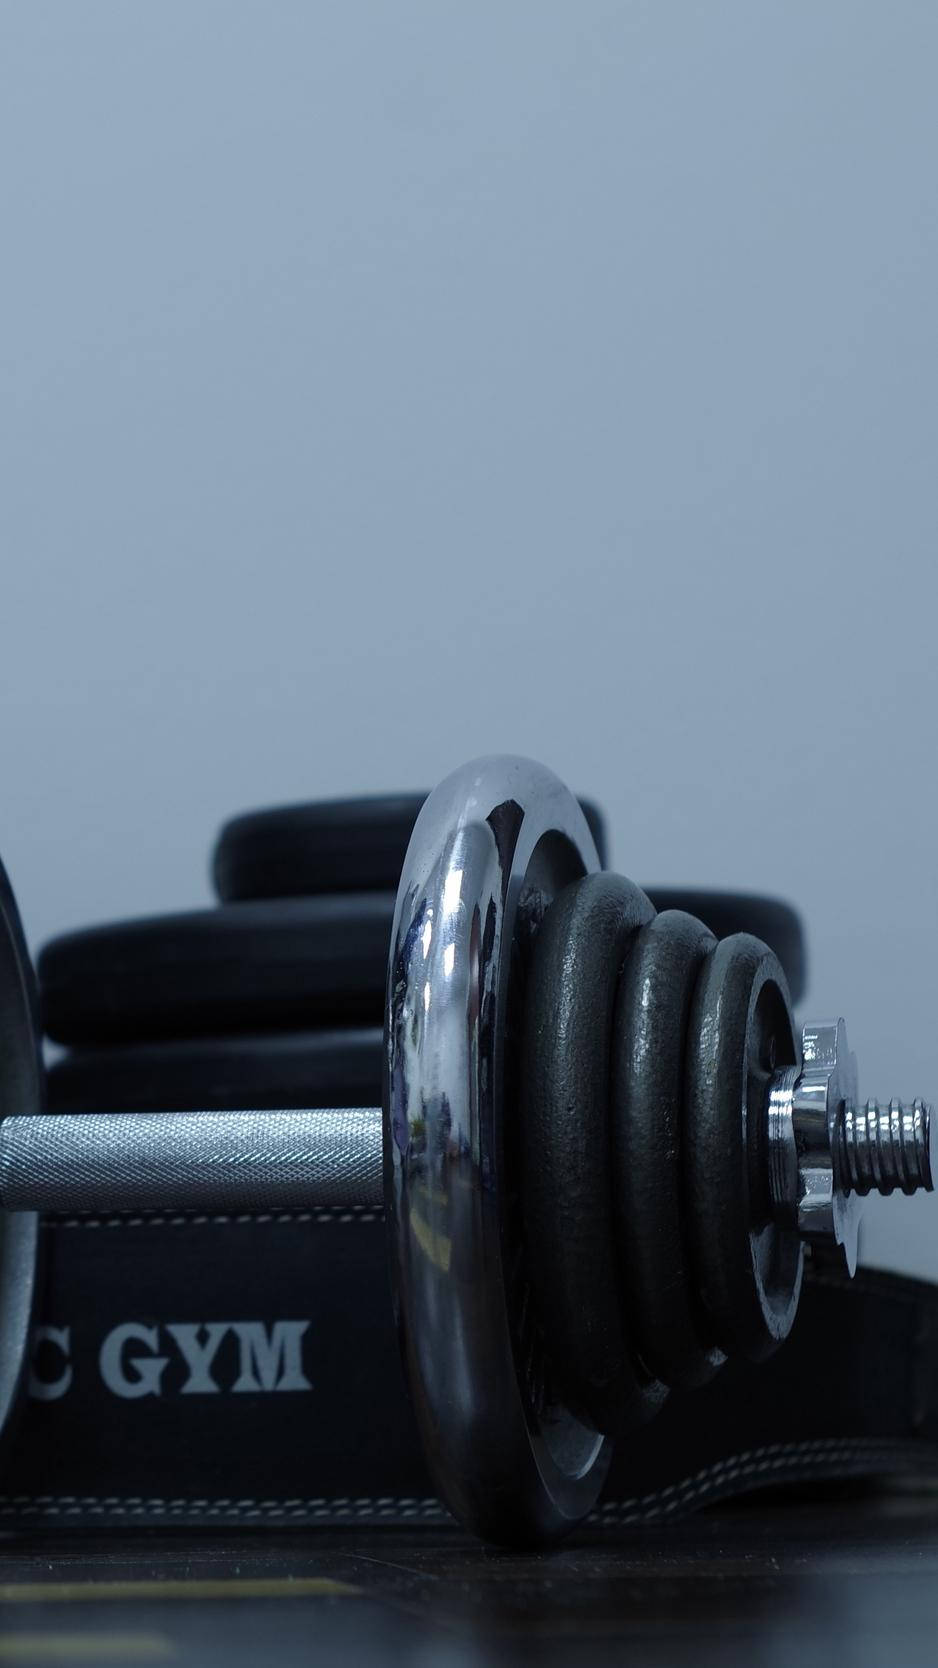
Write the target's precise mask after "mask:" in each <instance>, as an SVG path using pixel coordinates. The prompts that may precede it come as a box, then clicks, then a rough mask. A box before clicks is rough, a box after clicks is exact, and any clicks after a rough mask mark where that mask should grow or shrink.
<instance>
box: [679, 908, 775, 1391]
mask: <svg viewBox="0 0 938 1668" xmlns="http://www.w3.org/2000/svg"><path fill="white" fill-rule="evenodd" d="M796 1058H797V1050H796V1045H795V1038H794V1031H793V1024H792V1017H791V1009H790V1006H789V1001H788V991H787V988H786V985H785V975H784V973H783V972H782V969H781V966H780V964H779V962H778V960H777V959H776V957H775V956H774V955H773V954H772V952H771V951H770V950H767V949H766V947H765V945H764V944H762V943H760V942H759V940H758V939H756V938H750V937H749V935H748V934H747V933H737V934H736V935H735V936H734V937H732V938H724V939H723V941H722V943H720V944H718V945H717V947H716V949H715V950H714V952H713V954H712V955H711V956H708V957H707V959H706V961H705V962H704V964H703V967H702V968H701V971H700V974H699V977H698V979H697V985H696V989H695V991H694V998H693V1002H692V1004H691V1014H690V1021H689V1025H688V1036H687V1054H686V1076H685V1085H686V1088H685V1097H686V1098H685V1121H684V1137H685V1150H686V1154H687V1159H686V1165H685V1185H686V1189H687V1201H688V1207H689V1209H688V1219H689V1226H690V1239H691V1248H692V1255H693V1261H694V1272H695V1276H696V1281H697V1287H698V1290H699V1291H700V1293H701V1297H702V1299H703V1302H704V1305H705V1308H706V1310H707V1312H708V1314H709V1316H710V1318H711V1320H712V1322H713V1329H714V1334H715V1336H716V1340H717V1342H718V1343H719V1344H720V1345H721V1347H722V1348H723V1349H724V1350H726V1352H727V1353H728V1354H742V1355H745V1356H747V1357H748V1358H749V1360H751V1361H760V1360H762V1359H764V1357H765V1356H767V1355H769V1354H771V1352H772V1350H773V1349H775V1348H777V1346H778V1345H779V1344H780V1343H781V1342H782V1341H783V1339H784V1338H786V1337H787V1335H788V1332H789V1330H790V1328H791V1324H792V1321H793V1320H794V1317H795V1311H796V1309H797V1306H798V1294H799V1291H800V1289H801V1275H802V1267H803V1254H802V1247H801V1240H800V1239H799V1237H798V1235H797V1233H795V1232H793V1231H792V1230H789V1229H783V1228H779V1227H778V1226H777V1225H776V1224H775V1223H774V1222H773V1220H772V1217H771V1213H770V1209H769V1200H768V1184H767V1164H766V1153H765V1144H766V1138H767V1129H766V1125H767V1119H766V1096H767V1093H768V1086H769V1082H770V1080H771V1078H772V1075H773V1073H774V1072H775V1071H776V1070H778V1069H781V1068H783V1067H785V1066H790V1065H794V1064H795V1061H796Z"/></svg>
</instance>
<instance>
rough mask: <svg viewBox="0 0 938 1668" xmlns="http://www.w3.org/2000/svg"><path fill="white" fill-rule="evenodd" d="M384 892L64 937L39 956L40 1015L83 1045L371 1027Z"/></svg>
mask: <svg viewBox="0 0 938 1668" xmlns="http://www.w3.org/2000/svg"><path fill="white" fill-rule="evenodd" d="M393 913H394V894H393V893H390V892H363V893H354V892H350V893H344V894H341V895H336V896H334V897H325V898H286V899H278V900H275V901H270V902H263V903H243V904H229V905H227V906H223V907H221V908H218V909H206V910H195V911H193V912H191V913H189V914H185V915H164V916H155V917H152V918H150V919H147V920H141V921H123V922H118V923H116V924H114V925H111V926H105V927H91V928H87V929H85V930H84V931H82V932H73V933H68V934H66V935H65V936H64V937H62V938H56V939H53V940H52V941H51V943H49V944H47V945H46V946H45V948H44V950H43V951H42V952H41V954H40V956H39V989H40V999H41V1006H42V1017H43V1023H44V1025H45V1028H46V1031H47V1033H48V1035H49V1036H50V1037H52V1038H54V1040H55V1041H56V1042H62V1043H69V1044H71V1045H78V1046H86V1047H87V1046H95V1045H97V1044H109V1043H130V1042H142V1041H146V1040H148V1039H151V1038H158V1037H184V1036H212V1035H214V1034H215V1033H225V1032H231V1031H248V1032H250V1031H263V1030H267V1029H278V1030H282V1031H288V1030H297V1029H300V1028H302V1029H309V1028H312V1027H316V1028H317V1029H318V1028H320V1027H322V1026H327V1025H378V1024H380V1023H381V1022H382V1020H383V1012H384V988H385V981H386V978H387V959H388V948H389V945H390V939H391V923H392V918H393Z"/></svg>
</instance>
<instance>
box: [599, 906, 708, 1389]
mask: <svg viewBox="0 0 938 1668" xmlns="http://www.w3.org/2000/svg"><path fill="white" fill-rule="evenodd" d="M715 944H716V940H715V939H714V938H713V936H712V934H711V933H709V932H708V931H707V929H706V927H704V926H703V924H702V923H701V922H700V921H698V920H696V919H695V918H694V917H693V916H692V915H685V914H682V913H681V912H680V911H678V910H668V911H667V912H666V913H665V914H663V915H657V916H656V917H655V919H654V920H653V921H649V923H648V925H647V926H644V927H643V928H642V930H641V932H640V933H639V934H638V935H637V937H636V939H635V942H634V944H633V945H632V948H631V950H630V951H629V958H628V961H627V962H626V964H625V969H624V971H623V974H622V978H621V979H620V981H619V990H618V994H617V997H616V1011H615V1027H614V1034H613V1045H612V1104H613V1187H614V1199H615V1206H616V1217H617V1226H618V1241H619V1257H620V1266H621V1270H622V1283H623V1290H624V1292H625V1294H626V1304H627V1309H628V1313H629V1318H630V1322H631V1324H632V1327H633V1333H634V1337H635V1340H636V1344H637V1346H638V1348H639V1350H640V1352H641V1355H642V1359H643V1360H644V1362H645V1364H646V1365H647V1367H648V1369H649V1371H650V1372H652V1373H654V1374H655V1375H656V1376H657V1377H658V1378H661V1379H663V1380H664V1381H665V1383H667V1384H670V1385H672V1386H679V1385H683V1386H689V1385H693V1384H702V1383H704V1382H705V1381H706V1380H707V1379H708V1378H712V1377H713V1374H714V1373H715V1372H716V1371H717V1369H718V1368H719V1367H720V1366H721V1365H722V1363H723V1360H724V1356H723V1355H722V1354H721V1353H720V1351H719V1350H714V1349H712V1348H708V1347H707V1340H706V1336H705V1331H706V1329H705V1326H704V1325H702V1324H701V1323H702V1319H703V1317H702V1316H701V1314H700V1313H699V1305H698V1303H697V1301H696V1298H695V1294H694V1291H693V1285H692V1273H691V1266H690V1257H689V1255H688V1250H687V1245H686V1239H687V1228H686V1221H685V1207H684V1171H683V1151H682V1147H683V1120H684V1111H683V1095H684V1050H685V1044H686V1040H687V1022H688V1017H689V1014H690V1007H691V1001H692V998H693V994H694V987H695V985H696V983H697V977H698V974H699V972H700V969H701V967H702V965H703V962H704V960H705V958H706V956H707V955H708V954H709V953H710V952H711V951H712V950H713V949H714V947H715Z"/></svg>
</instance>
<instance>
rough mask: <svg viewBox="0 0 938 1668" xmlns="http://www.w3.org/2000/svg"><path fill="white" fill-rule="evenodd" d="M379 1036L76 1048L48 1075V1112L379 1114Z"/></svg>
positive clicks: (306, 1034) (291, 1035)
mask: <svg viewBox="0 0 938 1668" xmlns="http://www.w3.org/2000/svg"><path fill="white" fill-rule="evenodd" d="M382 1035H383V1034H382V1032H381V1031H380V1030H377V1029H369V1030H349V1031H298V1032H287V1033H286V1034H285V1035H283V1036H280V1035H276V1034H275V1035H273V1036H253V1037H239V1036H236V1037H194V1038H192V1039H186V1040H185V1041H181V1042H160V1043H140V1044H138V1045H137V1046H136V1047H135V1048H105V1049H82V1050H80V1051H78V1052H75V1053H70V1054H65V1055H63V1056H62V1058H61V1059H59V1060H56V1061H55V1063H54V1064H53V1065H52V1066H50V1067H49V1071H48V1074H47V1101H48V1106H49V1110H50V1111H51V1112H93V1111H101V1112H188V1111H191V1110H193V1109H195V1108H199V1107H201V1108H204V1109H205V1110H206V1111H210V1112H226V1111H229V1110H231V1109H234V1108H238V1107H242V1106H245V1107H255V1108H258V1109H264V1108H267V1107H291V1106H379V1105H380V1103H381V1051H382Z"/></svg>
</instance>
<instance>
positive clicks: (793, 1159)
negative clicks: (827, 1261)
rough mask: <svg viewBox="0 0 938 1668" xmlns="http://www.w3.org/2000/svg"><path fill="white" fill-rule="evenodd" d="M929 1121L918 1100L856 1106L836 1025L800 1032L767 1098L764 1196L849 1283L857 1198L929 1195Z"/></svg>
mask: <svg viewBox="0 0 938 1668" xmlns="http://www.w3.org/2000/svg"><path fill="white" fill-rule="evenodd" d="M931 1121H932V1120H931V1107H930V1106H929V1105H928V1104H927V1103H926V1102H925V1101H923V1100H914V1101H912V1102H911V1103H907V1102H903V1101H900V1100H890V1101H889V1102H888V1103H887V1104H885V1105H880V1103H879V1102H878V1101H877V1100H868V1101H866V1102H865V1104H864V1105H862V1106H861V1105H860V1104H859V1096H858V1093H857V1062H856V1056H855V1055H854V1054H851V1052H850V1050H849V1048H848V1047H847V1030H846V1026H845V1025H844V1022H843V1020H842V1019H838V1020H825V1021H822V1022H820V1023H816V1024H813V1025H806V1026H804V1028H803V1030H802V1033H801V1065H800V1066H790V1067H788V1068H786V1070H785V1071H782V1072H779V1073H778V1074H777V1076H776V1077H775V1079H774V1080H773V1082H772V1084H771V1087H770V1090H769V1099H768V1164H769V1189H770V1193H771V1197H772V1203H773V1207H774V1210H775V1214H776V1216H777V1218H778V1220H779V1221H780V1222H784V1223H785V1224H786V1225H788V1226H791V1227H797V1229H798V1232H799V1233H800V1234H801V1235H802V1237H803V1238H804V1239H806V1240H807V1241H808V1242H809V1243H814V1244H816V1245H820V1246H829V1247H836V1248H838V1249H839V1251H840V1253H841V1255H842V1257H843V1261H844V1264H845V1266H846V1268H847V1271H848V1273H850V1274H853V1272H854V1270H855V1268H856V1264H857V1233H858V1229H859V1221H860V1214H861V1211H862V1208H863V1199H864V1198H865V1196H866V1195H867V1194H869V1193H873V1192H876V1193H883V1194H889V1193H894V1192H895V1191H896V1189H897V1188H898V1189H900V1190H901V1191H902V1192H903V1193H907V1194H909V1193H915V1192H916V1191H917V1190H918V1189H919V1188H926V1189H927V1190H929V1191H930V1190H931V1188H932V1185H933V1183H932V1165H931Z"/></svg>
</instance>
